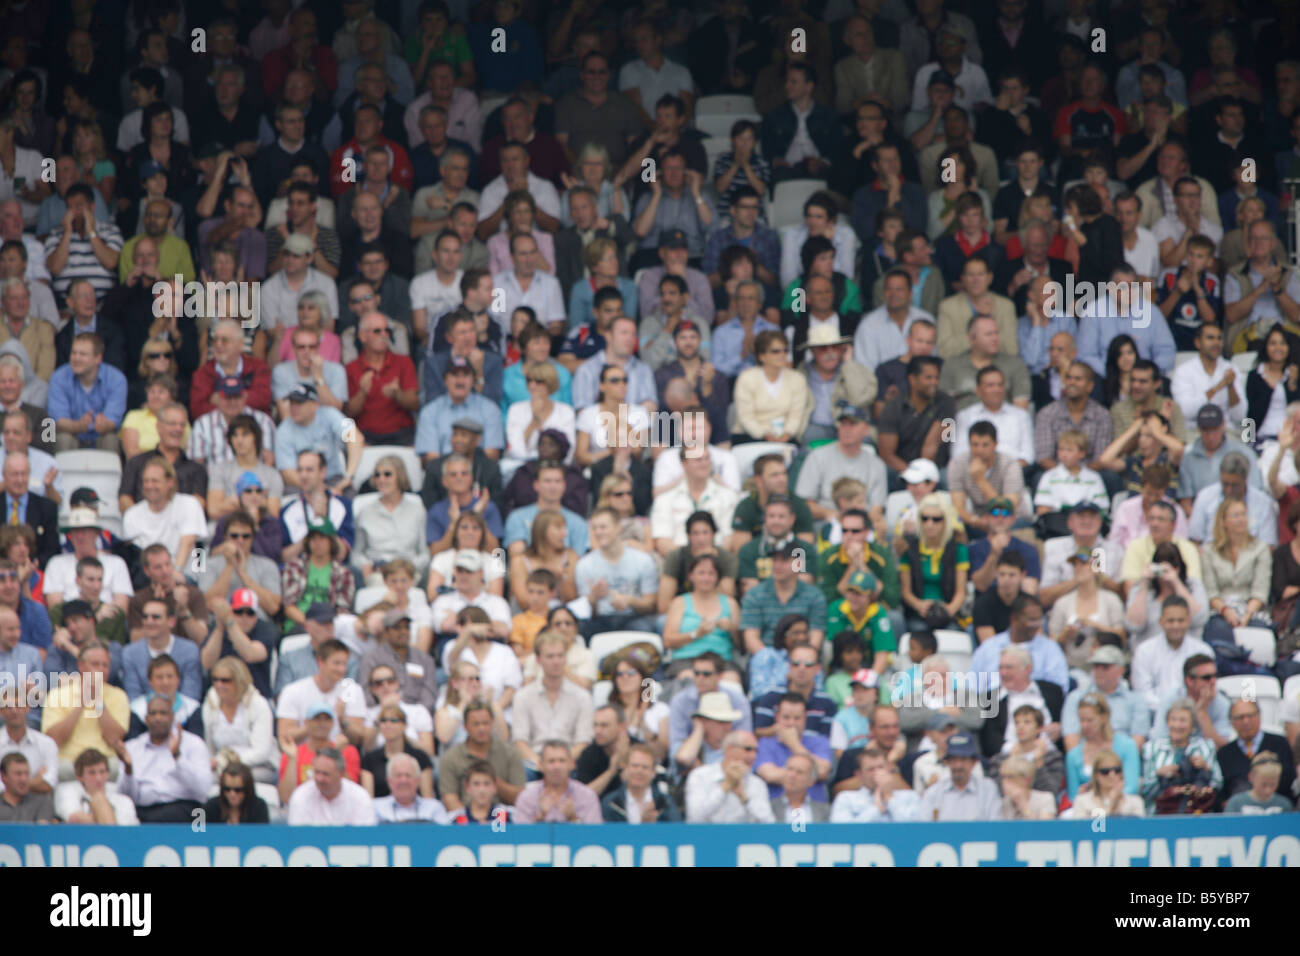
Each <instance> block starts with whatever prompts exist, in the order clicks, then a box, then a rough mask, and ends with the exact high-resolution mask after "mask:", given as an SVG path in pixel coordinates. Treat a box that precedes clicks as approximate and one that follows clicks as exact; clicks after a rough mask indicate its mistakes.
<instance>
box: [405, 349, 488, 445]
mask: <svg viewBox="0 0 1300 956" xmlns="http://www.w3.org/2000/svg"><path fill="white" fill-rule="evenodd" d="M427 369H428V366H427V365H426V371H427ZM474 381H475V371H474V368H473V366H472V364H471V363H470V361H469V360H468V359H466V358H463V357H461V356H458V355H453V356H452V357H451V359H450V360H449V361H448V363H447V369H446V371H445V372H443V385H444V388H445V391H444V392H443V394H441V395H439V396H438V397H437V398H434V399H432V400H431V401H429V402H428V403H426V404H425V406H424V407H423V408H421V409H420V415H419V418H418V419H417V421H416V425H415V452H416V454H418V455H419V456H420V457H421V458H422V459H423V461H424V462H425V464H426V466H427V465H428V464H429V463H431V462H433V461H434V460H436V459H437V458H438V457H440V456H442V455H447V454H450V453H451V430H452V428H453V427H454V425H455V424H456V423H458V422H461V421H464V420H468V421H472V422H475V423H477V424H478V426H479V430H480V432H481V433H482V435H483V449H484V452H485V453H486V454H487V456H488V457H489V458H492V459H493V460H497V459H499V458H500V457H501V452H502V451H503V450H504V448H505V427H504V426H503V424H502V418H501V409H500V407H499V406H498V404H497V403H496V402H494V401H492V399H490V398H488V397H487V396H486V395H483V394H481V393H479V392H476V391H474Z"/></svg>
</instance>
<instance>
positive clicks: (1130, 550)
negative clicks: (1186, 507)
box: [1120, 498, 1201, 593]
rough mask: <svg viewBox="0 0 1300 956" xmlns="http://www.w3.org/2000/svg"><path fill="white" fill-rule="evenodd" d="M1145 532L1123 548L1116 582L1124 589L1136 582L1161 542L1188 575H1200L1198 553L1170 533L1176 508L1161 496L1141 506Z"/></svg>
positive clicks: (1181, 538)
mask: <svg viewBox="0 0 1300 956" xmlns="http://www.w3.org/2000/svg"><path fill="white" fill-rule="evenodd" d="M1127 503H1128V502H1125V504H1127ZM1144 513H1145V515H1146V523H1147V529H1148V533H1147V534H1144V535H1142V536H1141V537H1139V538H1133V539H1132V540H1130V541H1129V544H1128V546H1127V547H1126V548H1125V549H1124V563H1123V564H1122V565H1121V566H1120V581H1121V582H1122V586H1123V588H1124V590H1125V593H1127V592H1128V589H1129V588H1131V587H1132V586H1133V584H1134V582H1136V581H1138V580H1139V579H1140V578H1141V577H1142V574H1143V572H1144V571H1146V569H1147V568H1148V567H1150V565H1151V559H1152V558H1153V557H1155V553H1156V548H1157V547H1159V546H1160V545H1162V544H1166V543H1172V544H1173V545H1174V546H1176V547H1177V548H1178V553H1179V554H1181V555H1182V556H1183V564H1184V565H1185V566H1186V568H1187V576H1188V577H1189V578H1199V577H1200V576H1201V554H1200V551H1199V550H1197V547H1196V545H1194V544H1193V543H1192V542H1191V541H1189V540H1188V539H1187V538H1183V537H1179V536H1177V535H1175V533H1174V528H1175V525H1174V522H1175V520H1176V518H1177V516H1178V507H1177V506H1176V505H1174V504H1173V503H1172V502H1170V501H1167V500H1165V499H1163V498H1161V499H1158V500H1156V501H1153V502H1151V504H1150V505H1147V506H1146V509H1145V512H1144Z"/></svg>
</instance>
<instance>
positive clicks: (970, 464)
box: [948, 422, 1031, 533]
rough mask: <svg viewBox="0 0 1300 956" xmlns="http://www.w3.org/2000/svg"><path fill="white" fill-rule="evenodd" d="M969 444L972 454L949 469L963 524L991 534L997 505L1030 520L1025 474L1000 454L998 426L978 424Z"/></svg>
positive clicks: (955, 460)
mask: <svg viewBox="0 0 1300 956" xmlns="http://www.w3.org/2000/svg"><path fill="white" fill-rule="evenodd" d="M968 441H969V443H970V450H969V451H967V452H965V453H963V454H961V455H954V456H953V459H952V467H950V468H949V469H948V487H949V489H950V490H951V492H952V503H953V506H954V507H955V508H956V509H957V516H958V517H959V518H960V519H961V521H962V524H964V525H966V527H967V528H974V529H977V530H978V531H983V532H985V533H988V532H989V531H990V530H991V529H992V526H993V517H992V514H991V512H992V510H993V503H994V502H995V501H997V502H999V503H1000V504H1002V506H1003V508H1005V509H1007V510H1009V511H1010V512H1011V514H1012V515H1013V516H1014V517H1015V518H1017V519H1018V518H1028V517H1029V515H1030V513H1031V508H1030V502H1029V493H1028V492H1027V491H1025V479H1024V473H1023V472H1022V471H1021V468H1020V464H1019V462H1017V461H1016V459H1014V458H1012V457H1011V456H1010V455H1006V454H1003V453H1002V452H1000V451H998V450H997V449H998V430H997V426H995V425H994V424H993V423H992V422H976V423H975V424H973V425H971V427H970V437H969V439H968Z"/></svg>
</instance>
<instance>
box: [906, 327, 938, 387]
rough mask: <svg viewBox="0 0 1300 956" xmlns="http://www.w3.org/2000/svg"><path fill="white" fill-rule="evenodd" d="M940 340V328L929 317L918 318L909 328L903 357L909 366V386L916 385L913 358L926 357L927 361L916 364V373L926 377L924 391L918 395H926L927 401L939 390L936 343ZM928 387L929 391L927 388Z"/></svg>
mask: <svg viewBox="0 0 1300 956" xmlns="http://www.w3.org/2000/svg"><path fill="white" fill-rule="evenodd" d="M938 341H939V332H938V329H937V328H936V327H935V324H934V323H933V322H931V321H929V320H928V319H917V320H916V321H915V322H913V323H912V326H911V328H909V329H908V330H907V336H906V345H907V351H906V352H905V353H904V354H903V356H902V358H903V359H905V360H906V362H905V365H906V367H907V368H906V371H907V379H908V388H913V387H914V385H913V383H912V378H913V366H912V359H918V358H919V359H925V360H926V361H925V362H922V363H921V364H920V365H918V366H916V373H915V374H916V375H918V376H920V377H921V378H922V379H924V382H923V383H922V391H921V392H920V393H918V397H920V396H924V397H925V401H930V400H931V399H933V398H934V394H935V392H937V391H938V390H939V369H940V362H939V359H938V357H937V356H936V355H935V354H934V349H935V345H936V344H938ZM927 369H928V371H927ZM931 373H933V374H931ZM931 379H933V382H932V383H931V384H930V385H929V386H926V385H925V382H930V380H931ZM927 387H928V391H927V390H926V389H927Z"/></svg>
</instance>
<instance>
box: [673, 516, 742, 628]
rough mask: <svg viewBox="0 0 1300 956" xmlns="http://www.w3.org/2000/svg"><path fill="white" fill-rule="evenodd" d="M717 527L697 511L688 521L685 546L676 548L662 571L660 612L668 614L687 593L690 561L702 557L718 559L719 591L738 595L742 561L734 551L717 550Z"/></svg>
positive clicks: (711, 519)
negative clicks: (737, 580)
mask: <svg viewBox="0 0 1300 956" xmlns="http://www.w3.org/2000/svg"><path fill="white" fill-rule="evenodd" d="M717 542H718V525H717V522H716V521H714V520H713V515H711V514H709V513H708V512H707V511H697V512H695V513H694V514H692V515H691V516H690V517H689V518H687V519H686V544H684V545H682V546H681V547H680V548H674V549H673V550H672V551H670V552H668V556H667V557H665V558H664V563H663V568H662V570H661V571H660V572H659V613H660V614H667V613H668V608H669V607H670V606H671V605H672V602H673V598H675V597H676V596H677V595H679V594H681V593H683V592H685V591H686V589H687V587H688V586H689V583H690V582H689V581H688V580H687V575H688V573H689V571H690V566H691V559H692V558H694V557H696V556H697V555H701V554H711V555H713V556H714V557H715V558H717V559H718V575H719V580H718V590H719V591H721V592H722V593H723V594H725V595H727V596H728V597H733V598H734V597H735V596H736V577H737V576H738V575H739V574H740V561H739V559H738V558H737V557H736V553H735V552H734V551H727V550H724V549H720V548H719V547H718V544H717Z"/></svg>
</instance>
